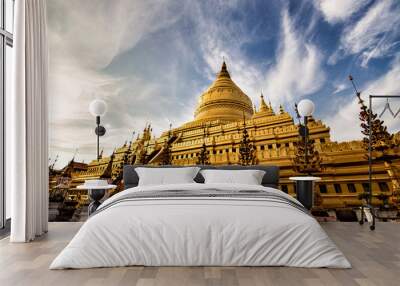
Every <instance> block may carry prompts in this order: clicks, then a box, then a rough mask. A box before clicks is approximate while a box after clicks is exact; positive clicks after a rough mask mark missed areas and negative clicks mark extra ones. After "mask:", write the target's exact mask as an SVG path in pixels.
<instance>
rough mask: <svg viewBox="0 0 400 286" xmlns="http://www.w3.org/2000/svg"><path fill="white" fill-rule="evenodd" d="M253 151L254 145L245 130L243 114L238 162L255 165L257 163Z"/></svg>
mask: <svg viewBox="0 0 400 286" xmlns="http://www.w3.org/2000/svg"><path fill="white" fill-rule="evenodd" d="M255 151H256V150H255V146H254V144H252V143H251V140H250V136H249V133H248V132H247V127H246V119H245V117H244V115H243V132H242V140H241V141H240V145H239V164H240V165H242V166H249V165H255V164H256V163H257V162H256V161H257V160H256V159H257V158H256V155H255Z"/></svg>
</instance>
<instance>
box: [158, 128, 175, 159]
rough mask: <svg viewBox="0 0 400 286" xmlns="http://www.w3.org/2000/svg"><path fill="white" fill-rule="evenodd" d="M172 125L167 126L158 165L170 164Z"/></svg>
mask: <svg viewBox="0 0 400 286" xmlns="http://www.w3.org/2000/svg"><path fill="white" fill-rule="evenodd" d="M171 128H172V123H170V124H169V131H168V138H167V139H166V140H165V142H164V147H163V153H162V157H161V163H160V165H171V164H172V156H171V147H172V146H171V145H172V142H171V141H172V140H171V139H172V132H171Z"/></svg>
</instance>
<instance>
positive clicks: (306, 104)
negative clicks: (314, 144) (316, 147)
mask: <svg viewBox="0 0 400 286" xmlns="http://www.w3.org/2000/svg"><path fill="white" fill-rule="evenodd" d="M297 110H298V112H299V115H300V116H303V117H304V125H303V127H300V135H301V136H302V137H303V138H304V147H305V152H304V161H305V163H306V164H308V127H307V123H308V117H310V116H311V115H312V114H313V112H314V110H315V105H314V102H312V101H311V100H309V99H303V100H301V101H300V102H299V104H298V105H297ZM302 129H303V130H302Z"/></svg>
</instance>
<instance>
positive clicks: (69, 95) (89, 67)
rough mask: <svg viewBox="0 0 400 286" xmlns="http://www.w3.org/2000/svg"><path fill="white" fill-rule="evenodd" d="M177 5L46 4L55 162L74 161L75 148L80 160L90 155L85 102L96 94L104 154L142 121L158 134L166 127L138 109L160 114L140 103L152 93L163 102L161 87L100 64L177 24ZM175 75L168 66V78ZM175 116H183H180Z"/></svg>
mask: <svg viewBox="0 0 400 286" xmlns="http://www.w3.org/2000/svg"><path fill="white" fill-rule="evenodd" d="M175 4H176V3H175V1H129V0H120V1H113V2H112V3H111V2H110V1H106V0H101V1H96V2H94V1H63V0H60V1H57V0H53V1H49V2H48V35H49V49H50V67H49V83H50V86H49V92H50V98H49V120H50V134H49V135H50V155H51V157H53V158H54V157H55V156H56V154H60V160H59V162H58V164H57V166H58V167H61V166H63V165H64V164H65V163H66V162H67V161H68V160H70V159H71V157H72V155H73V153H74V152H75V149H79V151H78V154H77V157H76V158H77V159H78V160H83V159H85V161H90V159H93V158H94V157H95V154H94V153H95V136H94V133H93V127H94V119H93V118H92V117H91V115H90V114H89V113H88V104H89V102H90V101H91V100H93V99H94V98H99V97H100V98H103V99H105V100H106V101H107V103H108V104H109V110H108V113H107V114H106V116H105V117H104V124H105V127H106V128H107V127H108V128H107V134H106V136H104V137H103V138H102V139H101V143H102V144H101V145H102V148H104V149H105V152H106V153H107V154H109V153H110V152H111V151H112V150H113V148H114V147H117V146H120V145H122V144H123V143H124V141H125V140H126V139H131V138H130V137H131V132H132V130H136V131H141V130H142V128H143V127H144V126H145V123H146V121H147V122H150V121H153V122H154V123H155V125H157V127H155V128H154V129H155V131H156V132H160V131H161V129H162V127H166V126H164V122H160V121H161V119H160V120H157V119H156V120H152V118H151V117H150V116H149V115H148V114H146V113H145V112H144V111H143V110H144V109H146V110H147V111H148V112H154V114H158V116H160V114H163V108H162V107H160V106H158V105H157V104H154V106H147V107H146V108H141V107H144V106H145V105H146V104H150V103H148V102H147V101H148V98H150V97H151V98H152V99H153V100H155V101H157V102H159V103H162V102H163V100H164V101H165V100H168V99H166V98H165V95H164V94H163V93H162V92H163V88H162V87H160V86H159V85H158V84H157V83H154V82H153V81H152V80H151V79H149V80H148V81H142V80H141V79H140V78H136V77H134V76H133V77H131V78H126V77H123V76H116V75H111V74H109V73H108V74H107V73H105V72H104V71H103V69H104V68H105V67H107V66H108V65H109V64H110V63H111V62H112V61H113V60H114V59H115V58H116V57H118V56H120V55H122V54H123V53H125V52H126V51H128V50H129V49H132V48H133V47H135V46H136V45H137V44H138V43H139V42H140V41H142V40H143V39H144V38H145V37H146V36H148V35H149V34H151V33H153V32H156V31H158V30H159V29H164V28H166V27H169V26H170V25H172V24H173V23H175V21H177V20H178V19H179V17H180V15H179V14H177V13H176V9H174V7H175V6H174V5H175ZM173 74H174V72H173V71H170V76H173ZM133 97H135V102H134V101H132V98H133ZM143 97H147V98H146V100H143ZM135 103H137V106H135V105H134V104H135ZM164 107H165V105H164ZM136 108H137V110H136ZM181 108H182V107H181ZM182 109H184V108H182ZM173 119H176V120H177V121H179V120H181V121H182V118H181V114H176V115H175V117H174V118H173ZM164 129H165V128H164Z"/></svg>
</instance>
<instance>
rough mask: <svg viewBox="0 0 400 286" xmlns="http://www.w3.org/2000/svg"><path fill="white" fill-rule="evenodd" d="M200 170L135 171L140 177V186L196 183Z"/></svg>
mask: <svg viewBox="0 0 400 286" xmlns="http://www.w3.org/2000/svg"><path fill="white" fill-rule="evenodd" d="M199 170H200V168H198V167H184V168H176V169H171V168H145V167H138V168H136V169H135V171H136V173H137V174H138V176H139V184H138V185H139V186H149V185H169V184H186V183H194V180H193V179H194V177H196V175H197V173H198V172H199Z"/></svg>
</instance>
